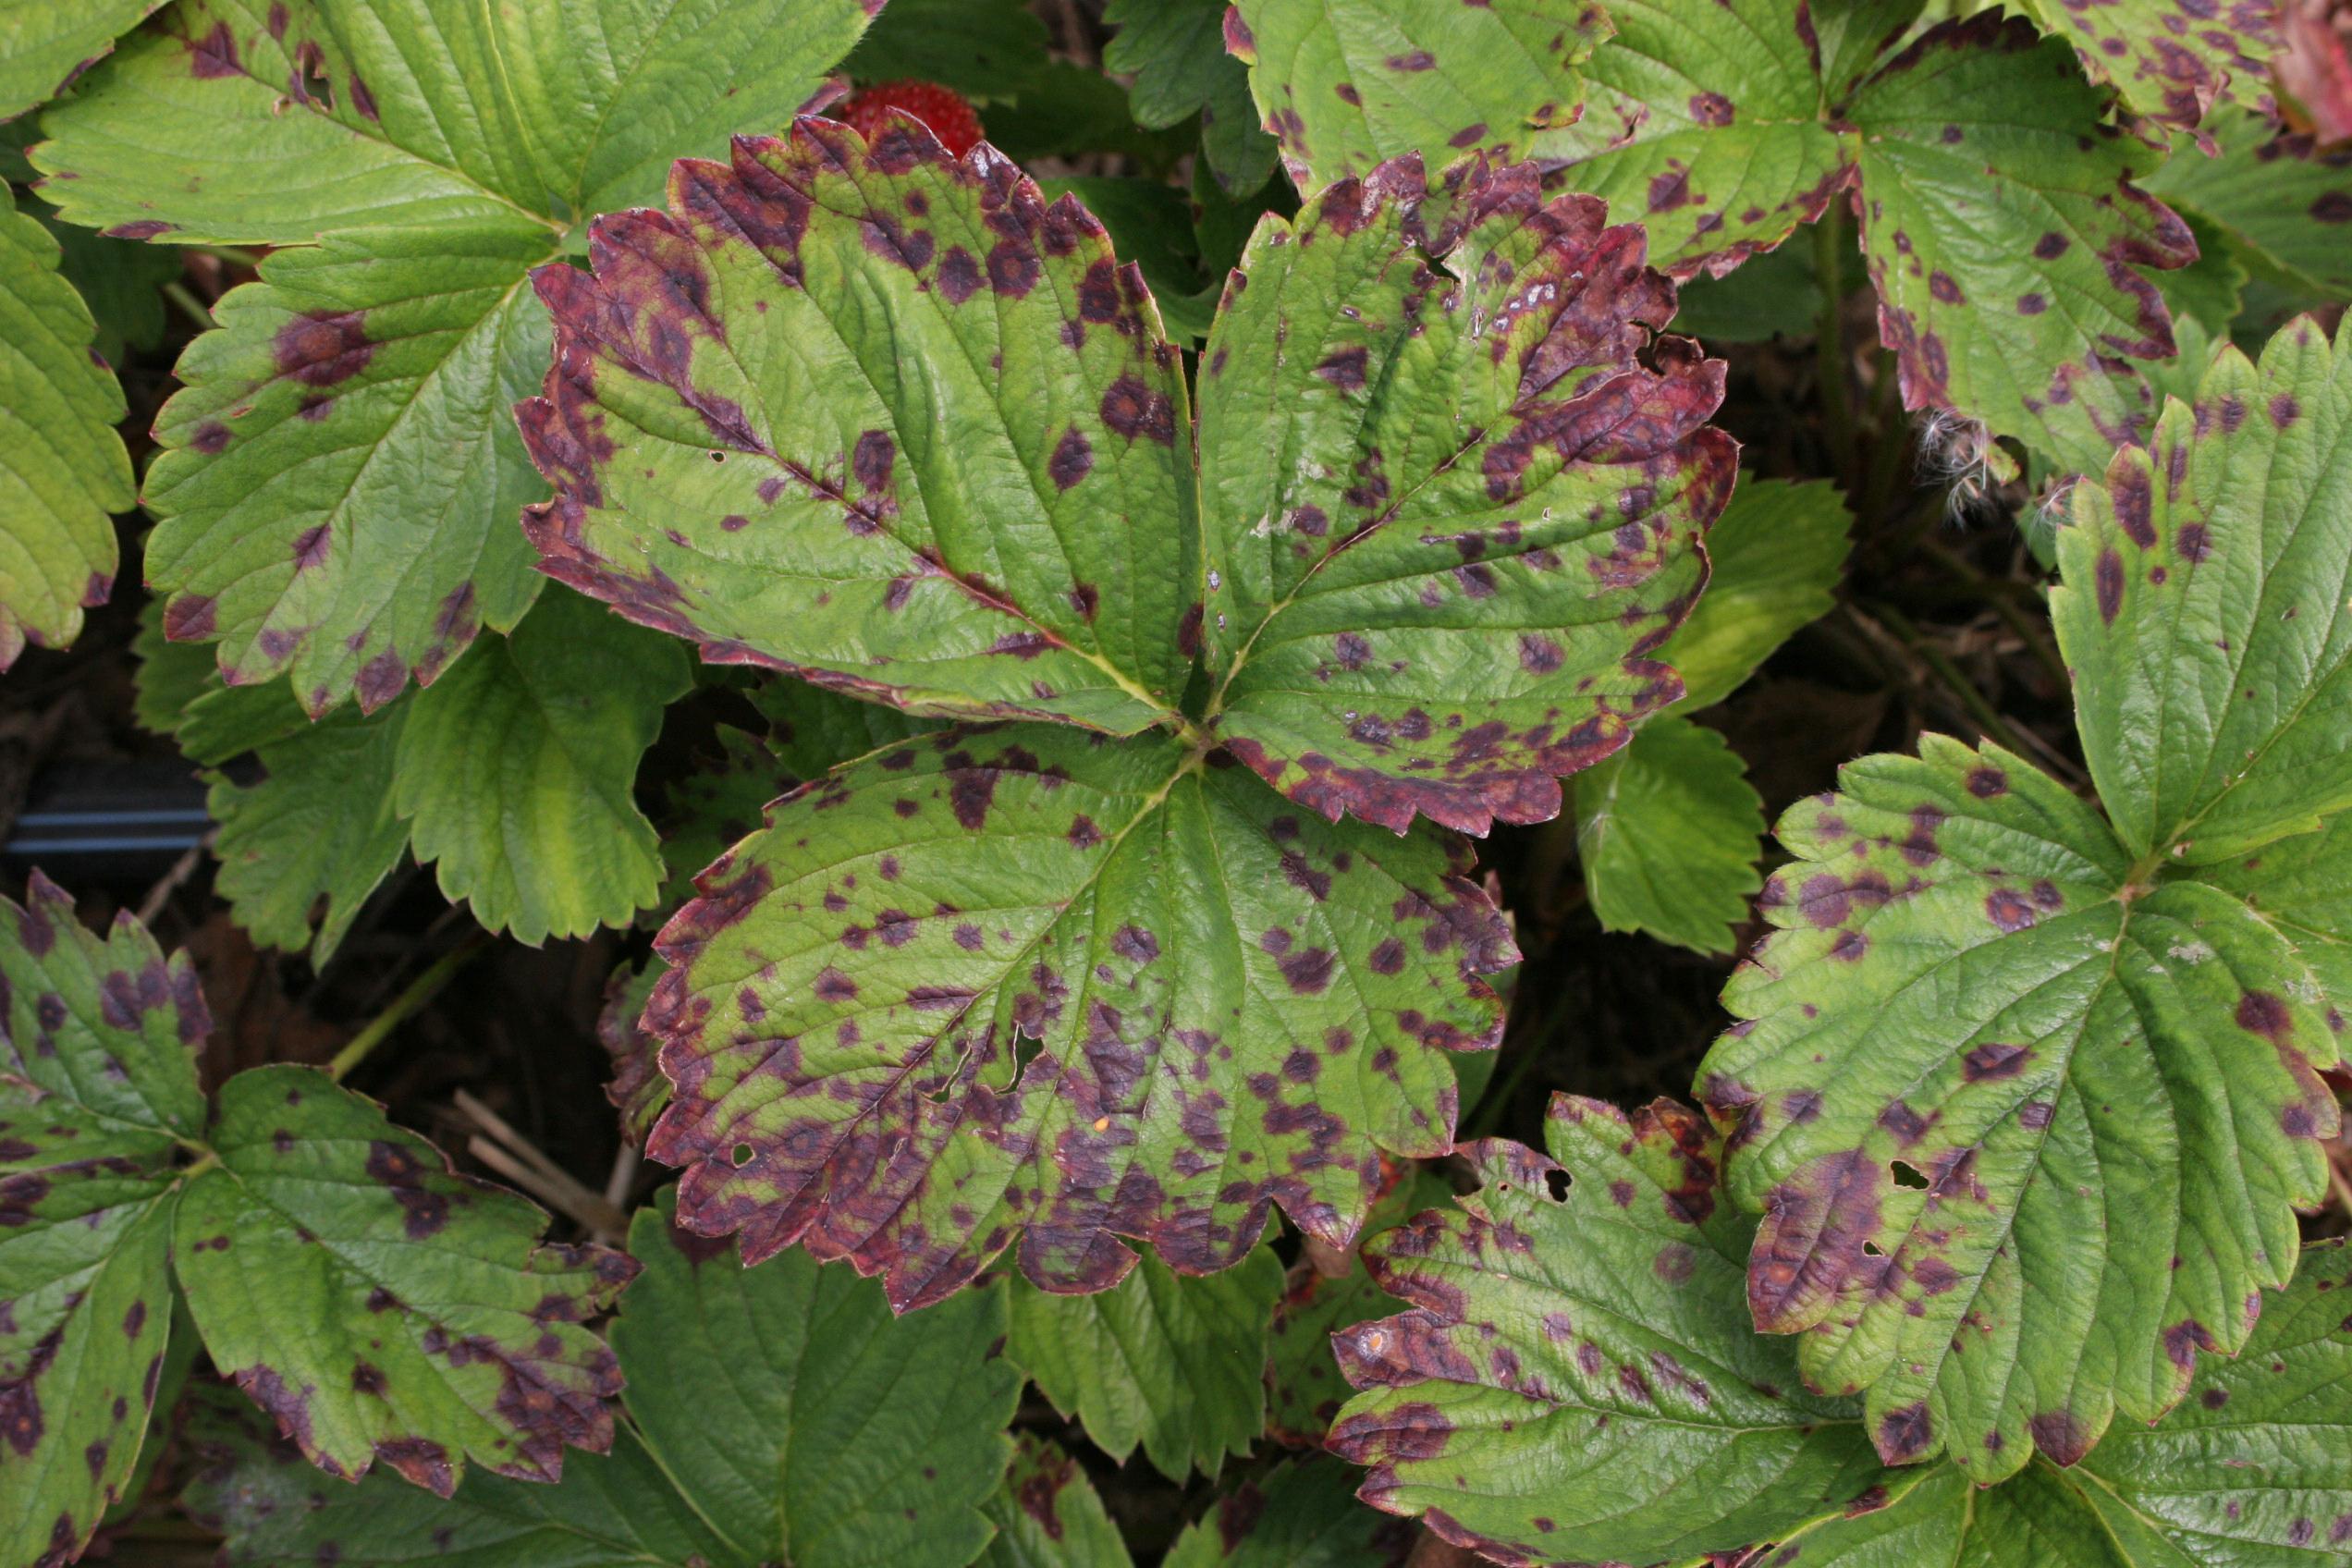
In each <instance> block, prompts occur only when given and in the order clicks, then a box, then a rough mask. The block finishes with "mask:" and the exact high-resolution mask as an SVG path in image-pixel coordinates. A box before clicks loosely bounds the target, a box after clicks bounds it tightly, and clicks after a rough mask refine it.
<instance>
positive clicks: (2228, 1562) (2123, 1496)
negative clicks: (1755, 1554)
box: [1762, 1242, 2352, 1568]
mask: <svg viewBox="0 0 2352 1568" xmlns="http://www.w3.org/2000/svg"><path fill="white" fill-rule="evenodd" d="M2347 1286H2352V1274H2347V1272H2346V1256H2345V1251H2344V1246H2343V1243H2341V1242H2330V1243H2320V1244H2319V1245H2316V1246H2314V1247H2313V1248H2311V1250H2310V1251H2309V1252H2308V1253H2307V1254H2306V1255H2305V1256H2304V1260H2303V1266H2302V1268H2300V1269H2299V1270H2298V1271H2297V1276H2296V1280H2295V1282H2294V1283H2293V1284H2292V1285H2291V1286H2290V1287H2288V1289H2287V1290H2286V1292H2285V1293H2284V1294H2282V1295H2281V1296H2279V1297H2278V1298H2277V1299H2275V1300H2273V1301H2272V1302H2271V1304H2270V1305H2268V1306H2267V1307H2266V1308H2265V1309H2264V1310H2263V1314H2262V1323H2261V1327H2260V1329H2257V1330H2256V1331H2255V1333H2254V1335H2253V1337H2252V1338H2251V1339H2249V1340H2248V1341H2247V1345H2246V1348H2245V1350H2244V1351H2242V1352H2241V1353H2240V1354H2238V1356H2237V1358H2236V1360H2234V1361H2228V1362H2223V1363H2218V1364H2208V1365H2207V1366H2205V1367H2203V1368H2201V1369H2200V1371H2199V1376H2198V1378H2197V1380H2196V1384H2195V1387H2194V1389H2193V1390H2192V1391H2193V1394H2194V1397H2193V1398H2190V1399H2188V1400H2187V1401H2184V1402H2183V1403H2182V1404H2181V1406H2180V1407H2179V1408H2178V1409H2176V1410H2174V1412H2173V1413H2172V1414H2171V1415H2167V1416H2166V1417H2165V1418H2164V1419H2163V1420H2162V1421H2161V1422H2158V1423H2157V1424H2156V1426H2155V1427H2152V1428H2143V1427H2119V1428H2117V1429H2116V1430H2115V1431H2114V1432H2113V1433H2111V1434H2110V1435H2109V1436H2108V1438H2107V1440H2106V1441H2105V1442H2103V1443H2101V1445H2100V1446H2099V1448H2098V1449H2097V1450H2095V1451H2094V1452H2092V1453H2091V1454H2090V1455H2089V1457H2088V1458H2087V1459H2085V1460H2083V1461H2082V1463H2081V1464H2077V1465H2076V1466H2074V1467H2073V1468H2071V1469H2060V1468H2058V1467H2057V1466H2056V1465H2053V1464H2049V1463H2047V1462H2046V1461H2040V1460H2037V1461H2036V1462H2035V1463H2034V1464H2033V1465H2032V1466H2031V1467H2030V1468H2029V1469H2027V1471H2026V1472H2025V1473H2024V1474H2022V1475H2020V1476H2017V1477H2016V1479H2015V1480H2013V1481H2010V1482H2008V1483H2006V1484H2005V1485H2003V1486H2000V1487H1996V1488H1991V1490H1984V1489H1980V1488H1977V1487H1974V1486H1971V1485H1970V1484H1969V1483H1968V1478H1967V1476H1966V1475H1964V1474H1963V1473H1962V1472H1961V1471H1959V1470H1957V1469H1955V1468H1954V1467H1952V1466H1949V1465H1939V1466H1936V1467H1933V1468H1930V1469H1923V1470H1912V1471H1907V1472H1905V1471H1897V1472H1891V1473H1889V1474H1888V1476H1887V1477H1886V1481H1885V1486H1884V1498H1883V1501H1881V1500H1880V1499H1879V1498H1873V1499H1872V1500H1871V1501H1874V1502H1878V1503H1879V1507H1878V1508H1876V1509H1874V1510H1871V1511H1869V1512H1867V1513H1856V1514H1855V1515H1853V1516H1851V1517H1847V1518H1844V1519H1831V1520H1826V1521H1824V1522H1822V1523H1821V1524H1820V1525H1818V1526H1817V1527H1815V1528H1812V1529H1807V1530H1800V1531H1797V1532H1795V1533H1794V1534H1793V1535H1792V1536H1791V1537H1788V1543H1787V1545H1785V1546H1784V1547H1782V1552H1783V1553H1785V1554H1787V1556H1786V1561H1788V1562H1802V1563H1805V1564H1807V1568H1822V1565H1824V1564H1827V1565H1829V1568H1889V1565H1892V1564H1897V1563H1903V1564H1908V1563H1913V1562H1936V1563H1939V1564H1951V1565H1952V1568H2009V1565H2010V1564H2012V1563H2020V1562H2035V1563H2052V1564H2060V1565H2063V1568H2295V1565H2297V1564H2303V1563H2312V1562H2341V1561H2342V1560H2343V1554H2344V1550H2345V1543H2346V1542H2347V1541H2352V1485H2347V1484H2346V1479H2345V1477H2346V1474H2347V1467H2348V1466H2352V1443H2347V1442H2346V1437H2345V1433H2346V1430H2347V1427H2346V1419H2347V1417H2352V1403H2347V1401H2346V1389H2347V1387H2352V1331H2347V1330H2346V1327H2345V1318H2344V1297H2343V1296H2342V1294H2341V1293H2340V1292H2342V1291H2343V1290H2344V1289H2345V1288H2346V1287H2347ZM1762 1561H1766V1562H1770V1561H1772V1559H1771V1558H1770V1557H1766V1558H1764V1559H1762Z"/></svg>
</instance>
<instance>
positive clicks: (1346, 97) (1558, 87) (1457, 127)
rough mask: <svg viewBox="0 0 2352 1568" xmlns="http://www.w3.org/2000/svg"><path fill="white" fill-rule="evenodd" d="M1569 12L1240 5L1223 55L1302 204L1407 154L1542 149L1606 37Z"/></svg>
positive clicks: (1589, 14) (1384, 2) (1577, 7)
mask: <svg viewBox="0 0 2352 1568" xmlns="http://www.w3.org/2000/svg"><path fill="white" fill-rule="evenodd" d="M1609 31H1610V28H1609V18H1607V17H1606V16H1604V15H1603V14H1602V13H1601V11H1600V10H1599V7H1598V6H1589V5H1585V4H1582V3H1581V0H1482V3H1481V4H1479V5H1476V6H1465V5H1463V4H1461V0H1239V3H1238V4H1236V5H1235V6H1233V7H1232V8H1231V10H1230V11H1229V12H1228V13H1227V18H1226V22H1225V45H1226V47H1227V48H1228V49H1229V50H1231V52H1232V54H1233V55H1235V56H1236V57H1238V58H1239V59H1240V60H1241V61H1242V62H1243V64H1245V65H1247V66H1248V67H1250V91H1251V93H1252V95H1253V96H1254V97H1256V100H1257V108H1258V113H1259V115H1260V116H1261V117H1262V119H1263V120H1264V123H1265V126H1266V129H1268V130H1270V131H1272V132H1273V133H1274V136H1275V139H1276V140H1277V141H1279V142H1280V144H1281V151H1282V164H1283V166H1284V167H1285V168H1287V169H1288V170H1289V171H1290V176H1291V178H1292V181H1293V182H1294V183H1295V184H1296V185H1297V186H1298V188H1299V190H1300V191H1301V192H1302V193H1307V194H1311V193H1313V192H1315V191H1317V190H1321V189H1322V188H1323V187H1325V186H1327V185H1329V184H1330V183H1331V182H1333V181H1334V180H1338V179H1343V178H1348V177H1350V176H1360V175H1368V174H1370V173H1371V172H1372V169H1373V167H1374V166H1375V165H1378V164H1382V163H1385V162H1387V161H1389V160H1390V159H1391V158H1400V157H1403V156H1405V155H1407V154H1410V153H1419V154H1420V155H1421V157H1422V159H1423V161H1424V162H1425V163H1427V165H1428V166H1429V167H1431V168H1433V169H1434V168H1438V167H1441V166H1442V165H1446V164H1449V163H1452V161H1453V160H1455V159H1457V158H1461V157H1464V156H1467V155H1469V154H1471V153H1479V152H1483V153H1487V154H1488V156H1489V157H1491V158H1492V159H1493V160H1494V161H1495V162H1497V163H1509V162H1512V161H1513V160H1514V159H1519V158H1525V157H1527V156H1529V155H1530V154H1533V153H1540V152H1542V151H1543V150H1544V133H1545V132H1547V131H1550V130H1552V129H1556V128H1559V127H1562V126H1566V125H1570V124H1573V123H1574V120H1575V118H1576V115H1577V111H1578V109H1579V107H1580V106H1581V104H1583V101H1584V84H1583V83H1582V81H1580V80H1578V78H1577V75H1576V68H1575V67H1577V66H1578V65H1579V64H1580V63H1582V62H1583V61H1584V60H1585V58H1586V56H1588V55H1591V54H1592V52H1593V47H1594V45H1596V44H1598V43H1600V41H1601V40H1603V39H1605V38H1607V37H1608V36H1609Z"/></svg>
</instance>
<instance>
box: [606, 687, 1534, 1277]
mask: <svg viewBox="0 0 2352 1568" xmlns="http://www.w3.org/2000/svg"><path fill="white" fill-rule="evenodd" d="M768 823H769V825H768V826H767V827H766V828H765V829H763V830H762V831H761V832H759V833H757V834H755V835H753V837H752V838H750V839H746V840H744V842H743V843H741V844H740V845H738V846H737V848H736V849H735V850H734V851H733V852H732V853H730V854H729V856H728V857H726V858H725V859H723V860H721V861H720V862H719V863H718V864H716V865H714V866H713V867H711V869H710V870H709V871H707V872H706V873H704V876H703V878H702V880H701V886H702V889H703V896H702V897H701V898H700V899H698V900H695V901H694V902H693V903H691V904H689V905H687V906H686V908H685V909H684V910H683V911H681V912H680V914H679V915H678V917H677V918H676V919H675V920H673V921H672V922H671V923H670V925H669V926H668V928H667V929H666V930H665V931H664V932H663V933H662V937H661V941H660V944H659V946H660V950H661V952H662V954H663V956H664V957H665V958H666V959H667V960H668V962H670V963H671V964H672V965H673V966H674V967H673V968H672V970H671V972H670V973H669V974H668V975H667V976H665V977H664V979H663V980H662V982H661V983H660V985H659V986H657V987H656V989H655V995H654V1000H653V1003H652V1005H651V1006H650V1007H649V1008H648V1009H647V1011H646V1023H647V1026H648V1027H649V1028H651V1029H653V1030H655V1032H656V1033H659V1034H661V1035H666V1036H667V1037H668V1043H667V1045H666V1046H665V1047H664V1050H663V1056H662V1065H663V1068H664V1070H665V1071H666V1072H668V1075H669V1076H670V1078H671V1079H672V1080H673V1081H674V1082H675V1083H676V1084H677V1086H678V1098H677V1102H676V1103H675V1104H674V1105H672V1106H671V1108H670V1109H669V1110H668V1112H667V1113H666V1114H665V1115H664V1117H663V1119H662V1121H661V1122H660V1124H659V1125H658V1126H657V1127H656V1128H655V1132H654V1134H653V1136H652V1138H651V1139H650V1140H649V1141H648V1150H649V1152H650V1153H651V1154H652V1156H653V1157H654V1158H656V1159H661V1160H664V1161H667V1162H668V1163H670V1164H673V1165H680V1166H684V1167H686V1168H687V1170H686V1173H685V1176H684V1179H683V1186H682V1192H683V1196H682V1197H681V1199H680V1214H681V1216H682V1218H683V1219H684V1222H685V1223H686V1224H687V1225H688V1226H689V1227H691V1228H692V1229H694V1230H696V1231H707V1232H713V1233H725V1232H728V1231H741V1234H742V1237H743V1244H744V1251H745V1253H746V1255H747V1256H750V1257H751V1258H753V1260H754V1261H756V1260H758V1259H760V1258H765V1257H766V1256H769V1255H771V1254H773V1253H775V1252H777V1251H778V1250H779V1249H780V1248H782V1247H784V1246H786V1245H788V1244H790V1243H792V1242H794V1241H796V1240H797V1241H804V1242H805V1243H806V1244H807V1245H808V1246H809V1247H810V1248H811V1249H812V1250H814V1251H815V1253H816V1254H817V1255H818V1256H822V1257H839V1256H847V1257H850V1258H852V1259H854V1260H855V1261H856V1262H857V1264H858V1266H859V1267H860V1268H862V1269H864V1270H868V1271H875V1270H883V1271H887V1274H888V1288H889V1293H890V1299H891V1301H892V1304H893V1305H897V1306H899V1307H901V1308H903V1307H906V1306H909V1305H916V1304H921V1303H927V1302H930V1301H934V1300H937V1299H938V1298H939V1297H941V1296H944V1295H946V1294H947V1293H949V1292H951V1291H953V1290H954V1289H955V1288H956V1287H957V1286H958V1285H959V1284H961V1283H962V1282H963V1281H964V1280H968V1279H969V1278H970V1277H971V1276H972V1274H973V1272H974V1270H975V1269H976V1268H979V1267H980V1265H981V1264H982V1263H983V1262H985V1261H986V1259H987V1258H988V1257H989V1256H993V1255H994V1254H995V1253H996V1252H997V1251H998V1249H999V1248H1001V1247H1003V1246H1005V1245H1006V1244H1008V1243H1011V1242H1012V1241H1013V1240H1014V1239H1015V1238H1016V1237H1018V1238H1019V1241H1020V1247H1019V1253H1018V1257H1019V1263H1020V1267H1021V1268H1022V1271H1023V1273H1024V1274H1026V1275H1027V1276H1028V1277H1029V1278H1030V1279H1031V1280H1033V1281H1035V1282H1036V1283H1039V1284H1042V1285H1045V1286H1047V1287H1048V1288H1052V1289H1059V1290H1062V1291H1084V1290H1102V1289H1106V1288H1108V1287H1109V1286H1110V1285H1113V1284H1115V1283H1117V1282H1118V1281H1119V1280H1120V1279H1121V1277H1122V1276H1123V1275H1124V1274H1125V1272H1126V1270H1127V1268H1128V1267H1129V1266H1130V1265H1131V1264H1132V1263H1133V1254H1132V1253H1130V1252H1129V1251H1128V1249H1127V1248H1126V1247H1124V1246H1123V1245H1121V1243H1119V1242H1118V1241H1117V1240H1116V1239H1115V1237H1116V1236H1117V1235H1129V1236H1135V1237H1140V1238H1142V1239H1144V1240H1146V1241H1148V1242H1150V1243H1152V1244H1153V1245H1155V1246H1156V1247H1157V1248H1158V1252H1159V1255H1160V1256H1161V1258H1162V1260H1163V1261H1165V1262H1166V1263H1168V1264H1169V1265H1170V1267H1171V1268H1175V1269H1176V1270H1178V1271H1179V1272H1182V1273H1204V1272H1208V1271H1211V1270H1215V1269H1218V1268H1227V1267H1230V1266H1231V1265H1232V1264H1234V1263H1237V1262H1239V1261H1240V1260H1241V1259H1242V1257H1243V1256H1245V1255H1246V1254H1247V1253H1248V1252H1249V1250H1250V1249H1251V1248H1252V1247H1253V1246H1254V1245H1255V1244H1256V1243H1257V1241H1258V1239H1259V1235H1260V1233H1261V1232H1262V1231H1263V1230H1264V1229H1265V1225H1266V1221H1267V1219H1268V1212H1269V1209H1270V1208H1271V1207H1272V1206H1273V1205H1275V1204H1277V1203H1279V1204H1280V1206H1281V1207H1282V1208H1283V1209H1284V1210H1285V1212H1287V1213H1288V1214H1290V1215H1291V1216H1292V1219H1295V1220H1297V1221H1298V1223H1300V1224H1301V1225H1302V1226H1304V1227H1305V1229H1306V1230H1307V1231H1309V1232H1310V1233H1312V1234H1315V1235H1317V1236H1320V1237H1322V1238H1324V1239H1325V1240H1327V1241H1330V1242H1332V1243H1335V1244H1345V1243H1346V1242H1347V1241H1348V1240H1349V1238H1350V1237H1351V1236H1352V1235H1353V1234H1354V1231H1355V1229H1356V1227H1357V1226H1358V1224H1359V1223H1360V1222H1361V1220H1362V1219H1363V1216H1364V1213H1365V1209H1366V1203H1367V1201H1368V1198H1369V1195H1370V1194H1371V1193H1372V1192H1373V1190H1374V1189H1375V1187H1376V1185H1377V1178H1378V1170H1379V1160H1378V1155H1379V1151H1381V1150H1384V1149H1385V1150H1388V1151H1390V1152H1392V1153H1396V1154H1403V1155H1416V1156H1419V1155H1436V1154H1439V1153H1442V1152H1443V1151H1444V1150H1445V1148H1446V1147H1447V1146H1448V1145H1449V1142H1450V1137H1451V1132H1452V1124H1453V1117H1454V1110H1455V1106H1454V1086H1453V1082H1452V1075H1451V1073H1450V1072H1449V1071H1448V1068H1447V1064H1446V1061H1445V1057H1444V1054H1443V1053H1444V1051H1445V1050H1447V1049H1463V1048H1475V1047H1480V1046H1483V1045H1486V1044H1488V1043H1491V1042H1492V1041H1493V1040H1494V1039H1495V1038H1496V1036H1497V1035H1498V1033H1499V1030H1500V1027H1501V1009H1500V1005H1499V1004H1498V1002H1497V1001H1496V999H1495V998H1494V996H1493V994H1492V992H1491V991H1490V990H1489V989H1488V987H1487V986H1486V985H1485V984H1484V983H1483V982H1482V981H1480V980H1479V979H1478V978H1477V976H1478V975H1479V974H1481V973H1486V972H1491V971H1493V970H1494V969H1497V968H1499V967H1501V966H1502V965H1504V964H1507V963H1509V962H1513V960H1514V958H1515V956H1516V955H1515V951H1514V949H1513V948H1512V945H1511V941H1510V937H1509V934H1508V931H1507V929H1506V928H1505V926H1504V925H1503V923H1502V921H1501V917H1500V915H1499V914H1498V913H1496V911H1495V910H1494V908H1493V907H1492V906H1491V905H1490V904H1489V903H1488V900H1487V899H1486V897H1485V895H1484V894H1483V893H1482V892H1480V891H1479V889H1478V888H1476V886H1475V885H1474V884H1473V883H1471V882H1469V881H1468V880H1466V879H1465V877H1464V872H1465V871H1466V869H1467V864H1468V858H1467V854H1466V851H1465V849H1464V846H1463V845H1461V844H1460V843H1459V841H1457V840H1453V839H1450V838H1448V837H1447V836H1444V835H1440V834H1438V833H1436V832H1434V831H1432V830H1428V829H1423V830H1420V831H1417V832H1415V833H1414V834H1411V835H1409V836H1407V837H1406V838H1404V839H1403V840H1401V841H1400V840H1398V839H1394V838H1391V837H1390V836H1389V835H1388V834H1386V833H1383V832H1380V831H1378V830H1377V829H1371V828H1366V827H1362V826H1361V825H1358V824H1354V823H1345V824H1341V825H1339V826H1336V827H1335V826H1329V825H1326V824H1325V823H1323V822H1322V821H1321V820H1320V819H1318V818H1317V817H1316V816H1315V815H1313V814H1311V813H1301V812H1298V811H1296V810H1294V809H1293V808H1292V807H1290V806H1289V805H1288V804H1287V803H1286V802H1283V801H1282V800H1280V798H1279V797H1277V796H1275V795H1274V794H1272V793H1270V792H1269V791H1268V790H1265V789H1264V787H1263V786H1261V785H1260V784H1258V783H1257V781H1256V779H1255V778H1252V777H1251V776H1250V775H1249V774H1248V773H1247V772H1246V771H1244V770H1243V769H1240V768H1236V767H1232V766H1216V765H1215V760H1214V759H1204V757H1203V755H1202V753H1201V752H1200V751H1199V750H1198V749H1196V748H1195V747H1194V746H1190V745H1187V744H1186V743H1184V742H1182V741H1174V740H1164V739H1160V738H1158V737H1152V738H1139V739H1137V740H1134V741H1127V742H1124V743H1121V744H1112V743H1110V742H1108V741H1101V740H1099V739H1097V738H1095V737H1090V736H1088V735H1086V734H1085V733H1084V732H1082V731H1079V730H1075V729H1062V728H1051V727H1045V726H1023V727H1012V728H1006V729H994V730H989V731H986V732H983V733H958V732H953V731H949V732H943V733H942V734H940V735H937V736H932V737H926V738H925V739H922V740H920V741H914V742H912V743H910V744H908V745H906V746H903V747H900V748H897V749H893V750H888V751H884V752H880V753H876V754H875V755H873V756H870V757H868V758H866V759H864V761H862V762H860V763H858V764H856V765H855V766H851V767H849V768H846V769H843V770H841V771H839V772H836V773H835V774H833V775H831V776H829V777H828V778H825V779H824V780H822V781H820V782H819V783H817V784H815V785H814V786H811V787H810V788H808V789H805V790H802V791H800V792H798V793H797V794H795V795H793V796H791V797H790V798H788V799H787V800H785V801H783V802H779V803H778V805H776V806H775V807H774V808H772V810H771V811H770V813H769V817H768ZM1033 1042H1034V1043H1033Z"/></svg>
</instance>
